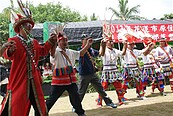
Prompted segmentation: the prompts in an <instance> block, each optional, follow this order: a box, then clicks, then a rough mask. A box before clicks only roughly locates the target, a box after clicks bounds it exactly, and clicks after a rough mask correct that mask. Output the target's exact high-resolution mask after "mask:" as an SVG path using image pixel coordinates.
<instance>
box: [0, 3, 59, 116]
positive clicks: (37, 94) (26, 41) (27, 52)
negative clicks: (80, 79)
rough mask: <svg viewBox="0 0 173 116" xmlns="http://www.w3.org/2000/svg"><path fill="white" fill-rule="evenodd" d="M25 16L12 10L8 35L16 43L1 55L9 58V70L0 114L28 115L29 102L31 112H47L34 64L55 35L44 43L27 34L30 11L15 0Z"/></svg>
mask: <svg viewBox="0 0 173 116" xmlns="http://www.w3.org/2000/svg"><path fill="white" fill-rule="evenodd" d="M18 3H19V5H20V7H21V10H22V11H23V13H24V15H25V16H22V15H20V14H15V13H14V12H12V16H13V18H14V19H15V21H14V25H13V26H14V31H15V32H16V33H17V35H16V36H14V37H12V38H9V39H8V41H14V42H15V45H16V47H9V48H7V49H6V51H5V53H4V57H5V58H7V59H9V60H11V61H12V64H11V70H10V77H9V84H8V86H7V93H6V96H5V97H4V100H3V101H2V107H1V110H0V115H1V116H28V115H29V111H30V107H31V105H32V106H33V108H34V110H35V116H47V115H48V114H47V111H46V104H45V101H44V95H43V91H42V86H41V84H42V79H41V75H40V71H39V69H38V67H37V64H38V60H39V57H40V56H45V55H47V54H48V53H49V50H50V49H51V48H52V46H53V45H54V39H56V35H55V34H52V35H51V37H50V38H49V39H48V41H47V42H46V43H45V45H44V46H41V45H39V43H38V41H37V40H35V39H32V38H31V37H30V32H31V30H32V28H33V27H34V21H33V20H32V17H31V11H30V10H29V9H28V8H25V7H24V6H23V4H22V3H21V2H20V1H18Z"/></svg>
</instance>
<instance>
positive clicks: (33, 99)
mask: <svg viewBox="0 0 173 116" xmlns="http://www.w3.org/2000/svg"><path fill="white" fill-rule="evenodd" d="M30 87H31V86H30ZM29 99H30V103H31V105H32V106H33V108H34V110H35V116H40V113H39V111H38V108H37V104H36V101H35V97H34V92H33V89H32V87H31V88H30V95H29ZM8 104H9V99H8V101H7V103H6V104H5V108H4V110H3V112H2V115H1V116H8ZM12 107H13V106H12ZM12 113H13V112H12Z"/></svg>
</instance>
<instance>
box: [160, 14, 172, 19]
mask: <svg viewBox="0 0 173 116" xmlns="http://www.w3.org/2000/svg"><path fill="white" fill-rule="evenodd" d="M166 19H173V13H170V14H164V17H162V18H160V20H166Z"/></svg>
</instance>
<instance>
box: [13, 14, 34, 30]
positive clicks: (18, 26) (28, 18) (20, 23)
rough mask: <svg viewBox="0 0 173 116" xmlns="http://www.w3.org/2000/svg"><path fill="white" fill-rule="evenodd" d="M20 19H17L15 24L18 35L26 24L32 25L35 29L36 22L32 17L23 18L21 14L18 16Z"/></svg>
mask: <svg viewBox="0 0 173 116" xmlns="http://www.w3.org/2000/svg"><path fill="white" fill-rule="evenodd" d="M17 16H18V17H16V19H15V23H14V24H13V27H14V31H15V32H16V33H19V28H20V26H21V25H22V24H24V23H30V24H31V25H32V28H33V27H34V21H33V20H32V18H31V17H23V16H22V15H21V14H17Z"/></svg>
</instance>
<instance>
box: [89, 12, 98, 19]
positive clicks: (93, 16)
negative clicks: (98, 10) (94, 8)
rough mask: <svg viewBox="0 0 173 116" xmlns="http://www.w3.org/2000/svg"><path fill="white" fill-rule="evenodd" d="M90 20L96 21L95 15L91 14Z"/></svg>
mask: <svg viewBox="0 0 173 116" xmlns="http://www.w3.org/2000/svg"><path fill="white" fill-rule="evenodd" d="M90 20H91V21H95V20H97V17H96V15H95V13H93V14H92V16H90Z"/></svg>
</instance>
